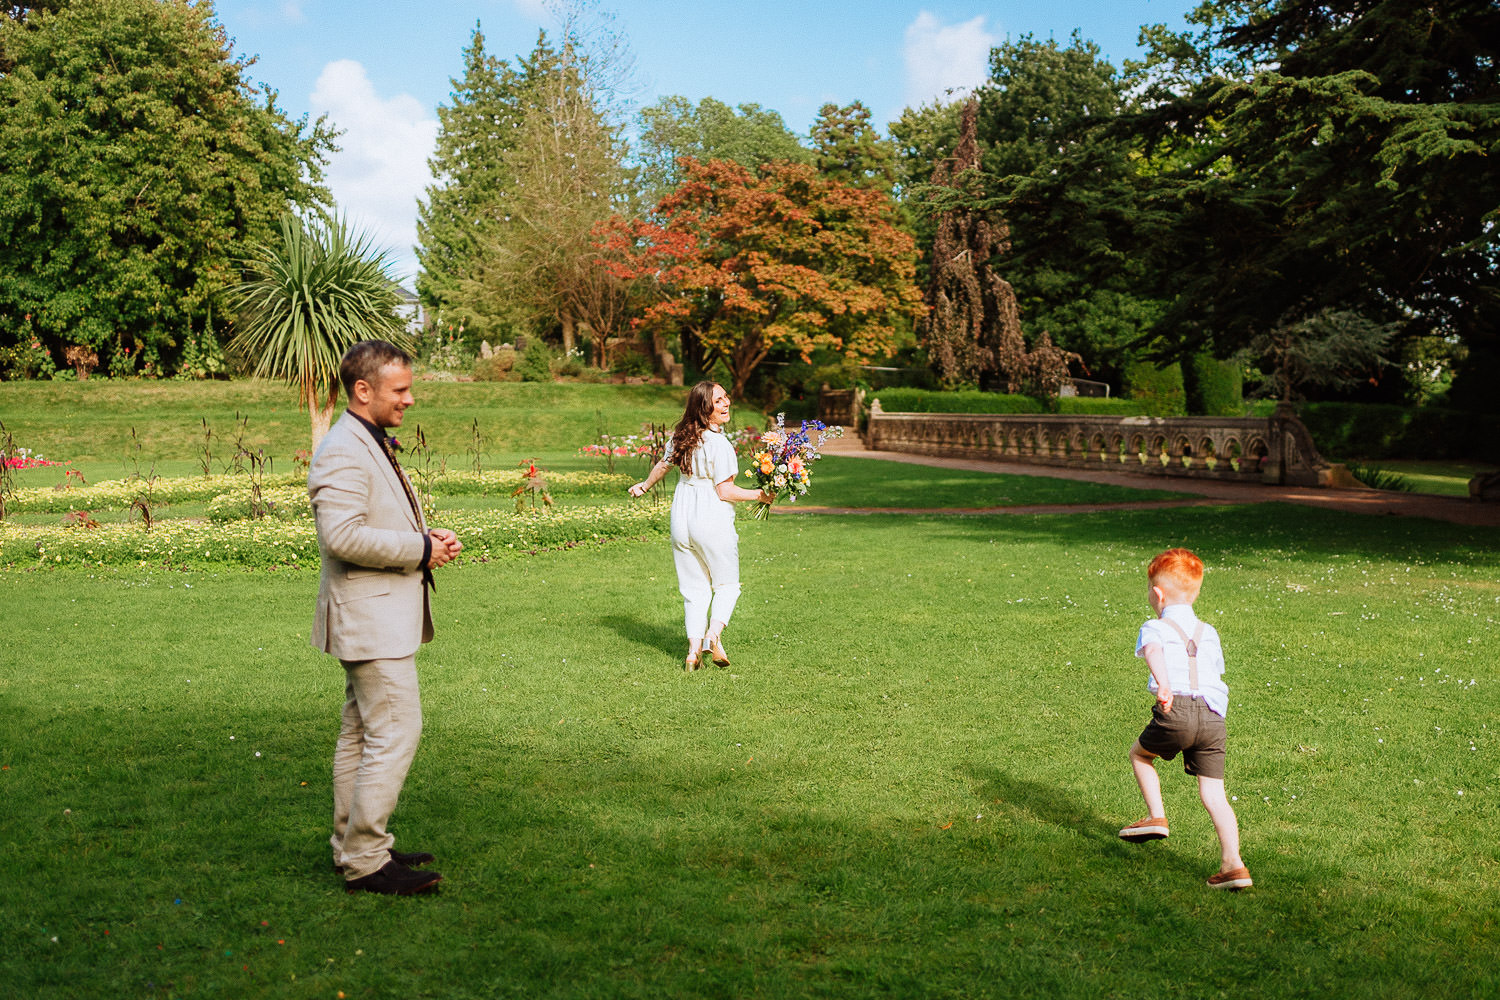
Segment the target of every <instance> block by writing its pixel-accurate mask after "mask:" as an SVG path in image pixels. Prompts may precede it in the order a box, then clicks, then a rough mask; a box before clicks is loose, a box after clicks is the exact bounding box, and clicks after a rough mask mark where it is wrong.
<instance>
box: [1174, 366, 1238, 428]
mask: <svg viewBox="0 0 1500 1000" xmlns="http://www.w3.org/2000/svg"><path fill="white" fill-rule="evenodd" d="M1182 375H1183V379H1184V381H1185V383H1186V385H1185V388H1186V390H1187V408H1188V412H1189V413H1193V414H1200V415H1202V416H1205V417H1238V416H1241V415H1243V414H1244V412H1245V394H1244V376H1243V374H1242V373H1241V372H1240V366H1239V365H1238V364H1236V363H1234V362H1233V361H1220V360H1218V359H1217V358H1215V357H1213V356H1212V355H1209V354H1195V355H1193V356H1192V357H1191V358H1189V359H1188V363H1187V365H1186V367H1184V368H1183V370H1182Z"/></svg>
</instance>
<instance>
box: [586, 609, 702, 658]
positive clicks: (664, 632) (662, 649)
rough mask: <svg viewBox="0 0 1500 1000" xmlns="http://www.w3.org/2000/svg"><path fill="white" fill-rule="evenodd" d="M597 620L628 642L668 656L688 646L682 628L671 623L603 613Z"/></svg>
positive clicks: (674, 654)
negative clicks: (665, 623) (674, 626)
mask: <svg viewBox="0 0 1500 1000" xmlns="http://www.w3.org/2000/svg"><path fill="white" fill-rule="evenodd" d="M596 621H597V622H598V623H599V624H600V625H603V626H604V627H605V628H607V629H609V630H611V631H612V632H614V633H615V634H616V635H618V636H619V637H620V638H622V639H624V640H626V641H627V642H631V643H634V644H635V645H637V646H644V647H645V648H647V649H650V650H653V651H655V652H659V653H665V654H667V655H668V656H676V655H677V654H679V653H681V652H682V650H683V649H685V648H686V646H687V639H686V637H685V636H684V634H683V631H682V629H680V628H673V627H672V626H670V625H662V624H661V623H659V622H648V621H643V620H641V619H639V618H636V617H634V616H632V615H601V616H600V617H599V618H597V619H596Z"/></svg>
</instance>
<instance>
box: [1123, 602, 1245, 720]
mask: <svg viewBox="0 0 1500 1000" xmlns="http://www.w3.org/2000/svg"><path fill="white" fill-rule="evenodd" d="M1161 616H1162V617H1163V618H1170V619H1171V620H1172V621H1174V622H1176V623H1177V624H1178V625H1180V626H1182V630H1183V631H1184V632H1186V633H1187V634H1188V638H1190V639H1191V638H1192V637H1193V632H1194V630H1196V629H1197V628H1198V624H1199V623H1198V616H1197V615H1195V614H1193V606H1192V605H1191V604H1169V605H1167V606H1166V607H1165V608H1162V611H1161ZM1153 642H1155V643H1159V644H1160V645H1161V649H1162V655H1163V657H1164V658H1165V659H1166V661H1167V679H1168V680H1169V681H1171V683H1172V693H1173V694H1174V695H1182V696H1184V697H1188V696H1191V695H1195V694H1196V695H1201V696H1202V698H1203V700H1204V701H1206V702H1208V707H1209V708H1211V709H1213V710H1214V711H1215V712H1217V713H1218V714H1219V715H1221V716H1224V717H1226V718H1227V717H1228V715H1229V685H1227V684H1225V683H1224V647H1223V646H1222V645H1220V643H1219V633H1218V632H1216V631H1214V627H1213V626H1212V625H1208V624H1205V625H1204V626H1203V636H1202V637H1201V638H1200V639H1199V640H1198V690H1196V691H1194V690H1193V689H1192V687H1191V686H1190V685H1189V684H1188V657H1187V646H1186V645H1185V644H1184V643H1183V641H1182V636H1180V635H1178V634H1177V630H1176V629H1174V628H1173V627H1172V626H1170V625H1168V624H1167V623H1166V622H1164V621H1158V620H1157V619H1155V618H1152V619H1151V620H1149V621H1148V622H1146V624H1144V625H1142V626H1141V634H1140V635H1139V636H1138V637H1137V638H1136V640H1135V655H1136V656H1142V657H1143V655H1144V654H1143V653H1142V652H1141V651H1142V650H1144V649H1145V648H1146V647H1147V646H1148V645H1150V644H1151V643H1153ZM1146 677H1147V680H1146V690H1148V691H1150V692H1151V693H1152V694H1155V693H1156V687H1157V685H1156V678H1155V677H1153V676H1151V675H1150V674H1149V673H1148V674H1147V675H1146Z"/></svg>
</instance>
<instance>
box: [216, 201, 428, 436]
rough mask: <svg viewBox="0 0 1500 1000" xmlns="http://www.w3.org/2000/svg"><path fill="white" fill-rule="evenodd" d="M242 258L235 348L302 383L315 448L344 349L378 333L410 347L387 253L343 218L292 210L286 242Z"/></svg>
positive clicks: (269, 371)
mask: <svg viewBox="0 0 1500 1000" xmlns="http://www.w3.org/2000/svg"><path fill="white" fill-rule="evenodd" d="M242 263H243V265H244V267H245V270H246V272H247V275H248V277H247V279H246V281H245V282H244V283H242V284H240V285H238V286H236V287H235V288H233V289H231V290H230V292H229V299H230V303H231V304H232V305H233V307H234V309H235V311H236V312H237V313H238V314H239V322H238V323H237V324H236V326H237V327H238V330H237V331H236V333H235V335H234V338H233V340H231V341H230V345H229V346H230V349H231V350H233V351H235V352H236V353H237V354H239V355H240V356H241V357H243V358H254V359H255V370H254V373H255V374H256V375H257V376H260V377H262V378H278V379H283V380H285V381H287V382H290V383H291V384H292V385H293V386H295V387H296V389H297V394H298V396H299V397H300V400H301V402H302V405H304V406H306V407H307V412H308V416H309V418H310V419H311V422H312V446H313V449H314V450H316V449H317V447H318V442H320V441H322V440H323V435H324V434H326V433H328V424H329V421H331V420H332V419H333V409H334V404H336V403H337V402H338V396H339V359H340V358H342V357H343V356H344V352H345V351H347V350H348V349H349V348H350V347H351V346H353V345H354V344H355V343H357V342H358V341H361V340H372V339H380V340H388V341H390V342H392V343H394V344H396V345H397V346H399V347H401V348H403V349H404V350H408V351H409V350H411V347H412V344H411V338H410V337H409V336H408V335H407V333H406V329H405V326H404V323H403V321H402V320H401V318H400V317H399V316H397V315H396V305H397V303H398V302H399V299H398V298H397V295H396V284H395V282H393V281H392V280H391V279H390V278H389V277H388V276H387V275H386V267H387V263H388V261H387V255H386V252H385V251H383V250H380V251H377V250H376V249H375V248H374V247H373V245H372V243H371V241H370V239H369V237H368V236H366V235H365V234H362V233H357V232H354V231H352V230H351V229H350V227H349V224H348V222H347V221H346V220H344V219H341V218H336V219H333V220H329V221H325V222H314V223H305V222H303V221H302V220H301V219H299V218H297V217H296V216H293V215H287V216H283V217H282V220H281V243H280V245H278V246H267V245H265V244H258V245H255V246H253V247H252V248H251V251H250V257H249V258H248V259H246V260H245V261H243V262H242Z"/></svg>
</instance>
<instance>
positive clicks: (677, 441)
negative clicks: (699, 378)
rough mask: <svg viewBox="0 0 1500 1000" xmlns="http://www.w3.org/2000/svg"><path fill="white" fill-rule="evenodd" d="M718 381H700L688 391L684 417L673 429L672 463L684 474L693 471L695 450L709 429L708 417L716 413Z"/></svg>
mask: <svg viewBox="0 0 1500 1000" xmlns="http://www.w3.org/2000/svg"><path fill="white" fill-rule="evenodd" d="M718 384H719V383H717V382H699V383H698V384H697V385H695V386H693V388H692V389H691V390H690V391H689V392H688V398H687V406H686V407H685V408H684V409H683V411H682V419H681V420H679V421H677V427H676V428H675V429H674V430H673V431H672V464H673V465H675V466H677V468H679V469H681V470H682V473H683V475H691V474H692V471H693V452H694V451H697V450H698V445H699V444H701V443H702V441H703V432H704V431H706V430H707V429H708V426H709V424H708V418H709V417H711V416H713V415H714V389H716V388H717V387H718Z"/></svg>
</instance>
